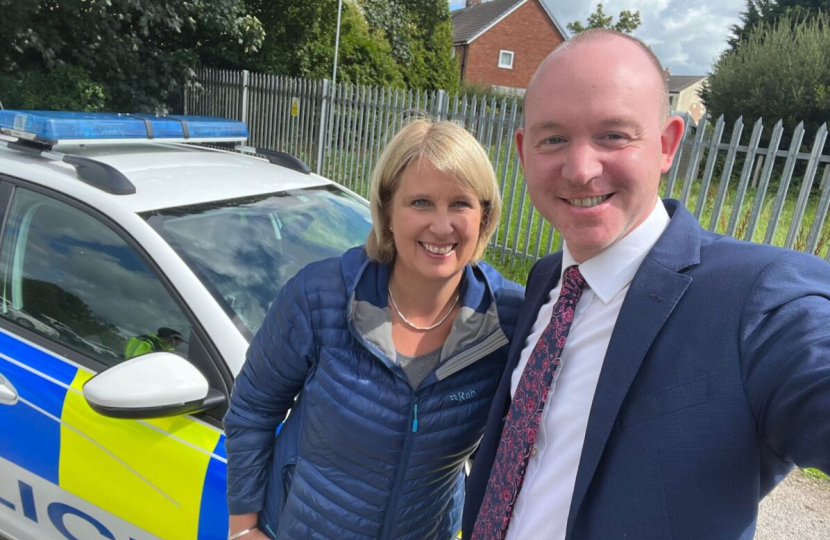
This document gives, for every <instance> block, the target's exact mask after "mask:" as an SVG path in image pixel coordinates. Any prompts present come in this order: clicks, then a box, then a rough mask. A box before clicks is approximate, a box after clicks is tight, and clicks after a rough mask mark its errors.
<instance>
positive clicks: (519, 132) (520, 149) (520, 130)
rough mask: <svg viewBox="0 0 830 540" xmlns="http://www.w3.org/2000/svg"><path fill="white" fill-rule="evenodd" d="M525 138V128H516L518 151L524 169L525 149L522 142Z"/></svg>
mask: <svg viewBox="0 0 830 540" xmlns="http://www.w3.org/2000/svg"><path fill="white" fill-rule="evenodd" d="M524 139H525V130H524V129H523V128H518V129H516V151H517V152H518V153H519V163H521V164H522V170H524V168H525V149H524V146H522V142H523V141H524Z"/></svg>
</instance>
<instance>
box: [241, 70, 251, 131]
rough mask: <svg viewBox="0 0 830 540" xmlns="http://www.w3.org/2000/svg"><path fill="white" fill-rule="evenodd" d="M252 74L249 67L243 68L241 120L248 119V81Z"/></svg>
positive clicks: (245, 120)
mask: <svg viewBox="0 0 830 540" xmlns="http://www.w3.org/2000/svg"><path fill="white" fill-rule="evenodd" d="M250 75H251V74H250V72H249V71H248V70H247V69H243V70H242V118H240V120H242V121H243V122H247V121H248V81H249V77H250Z"/></svg>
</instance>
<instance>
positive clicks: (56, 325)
mask: <svg viewBox="0 0 830 540" xmlns="http://www.w3.org/2000/svg"><path fill="white" fill-rule="evenodd" d="M5 180H6V182H4V183H2V184H0V209H1V210H0V212H2V214H3V215H2V216H0V217H2V218H3V219H2V223H3V229H2V236H0V433H2V434H3V436H2V437H0V535H3V534H5V535H7V536H11V537H13V538H21V539H26V540H29V539H31V540H49V539H61V540H62V539H70V540H98V539H110V540H121V539H124V540H126V539H133V540H146V539H153V538H162V539H169V540H189V539H193V540H213V539H220V538H225V537H226V535H227V506H226V503H225V453H224V436H223V435H222V432H221V429H220V427H219V425H220V424H219V419H220V418H221V413H222V411H221V410H219V411H216V410H214V411H211V412H210V413H208V414H205V415H199V417H198V418H197V417H194V416H184V415H182V416H175V417H170V418H159V419H152V420H125V419H115V418H108V417H105V416H101V415H99V414H98V413H96V412H94V411H93V410H92V409H91V408H90V407H89V406H88V404H87V402H86V401H85V399H84V397H83V394H82V392H81V390H82V387H83V385H84V383H85V382H86V381H87V380H89V379H90V378H91V377H92V376H94V375H95V374H96V373H98V372H100V371H102V370H104V369H106V368H107V367H110V366H113V365H115V364H118V363H119V362H122V361H124V360H125V348H126V346H127V343H128V342H129V341H130V340H131V339H132V340H134V339H148V340H150V342H151V343H157V341H153V338H154V337H156V338H157V337H158V335H159V334H163V333H164V332H160V329H161V328H168V329H173V330H175V331H176V332H179V333H180V334H181V335H182V336H184V337H185V339H186V341H187V342H186V343H181V344H179V345H178V347H176V348H175V349H172V346H171V345H167V347H169V348H171V351H170V352H173V353H174V354H178V355H181V356H182V357H184V358H186V359H188V360H190V361H191V363H193V364H194V365H196V366H197V367H198V368H199V369H200V371H202V373H203V374H204V375H205V377H206V378H207V379H208V380H209V381H210V384H211V386H212V387H218V388H220V389H222V390H223V392H224V393H225V395H227V392H228V388H229V387H230V379H229V377H230V376H229V375H228V374H227V373H225V372H224V371H223V369H222V366H221V365H220V364H221V363H220V362H219V359H218V357H217V355H216V353H215V351H213V350H212V346H211V341H210V339H209V337H208V336H206V335H205V334H204V332H203V330H202V329H200V328H199V326H198V324H196V323H195V318H194V317H193V316H192V314H190V313H188V312H187V308H186V304H185V302H183V301H182V300H181V299H180V298H178V296H177V295H176V294H175V292H174V291H172V287H171V286H170V285H169V284H168V283H167V282H166V281H165V280H164V279H163V276H161V275H160V272H158V271H157V270H156V268H155V266H154V265H153V264H152V261H150V260H149V259H148V258H147V257H146V256H145V255H144V254H143V252H142V250H141V249H140V248H139V247H138V246H136V245H135V244H134V242H132V240H131V239H130V238H129V237H128V236H127V235H126V234H124V233H123V232H122V231H120V230H119V229H118V228H117V227H116V226H115V225H114V224H113V223H112V222H110V221H109V220H107V219H106V218H104V217H103V216H102V215H100V214H97V213H96V212H94V211H93V210H92V209H90V208H87V207H85V206H84V205H82V204H80V203H79V202H77V201H74V200H70V199H67V198H64V197H62V196H61V195H59V194H56V193H52V192H49V191H47V190H44V189H42V188H37V187H34V186H30V185H26V184H25V183H24V182H21V181H19V180H14V179H5ZM225 371H226V370H225Z"/></svg>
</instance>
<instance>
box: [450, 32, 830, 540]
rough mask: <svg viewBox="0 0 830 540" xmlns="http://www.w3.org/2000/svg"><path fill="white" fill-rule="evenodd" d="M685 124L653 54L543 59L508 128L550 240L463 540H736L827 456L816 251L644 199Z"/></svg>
mask: <svg viewBox="0 0 830 540" xmlns="http://www.w3.org/2000/svg"><path fill="white" fill-rule="evenodd" d="M683 129H684V125H683V120H682V119H680V118H679V117H674V116H669V105H668V95H667V88H666V83H665V79H664V78H663V70H662V67H661V65H660V62H659V60H658V59H657V58H656V57H655V56H654V55H653V53H652V52H651V51H650V50H649V49H648V47H646V46H645V45H643V44H642V43H641V42H639V41H638V40H636V39H634V38H631V37H630V36H625V35H622V34H618V33H615V32H611V31H607V30H592V31H587V32H584V33H581V34H578V35H577V36H576V37H574V38H573V39H571V40H570V41H569V42H566V43H565V44H564V45H562V46H560V47H559V48H558V49H557V50H555V51H554V52H553V53H551V55H550V56H549V57H548V58H547V59H546V60H545V62H543V64H542V65H541V66H540V67H539V70H538V71H537V73H536V75H535V76H534V78H533V80H532V81H531V84H530V88H528V92H527V95H526V97H525V127H524V128H523V129H520V130H518V131H517V133H516V142H517V146H518V149H519V153H520V158H521V162H522V166H523V168H524V172H525V177H526V180H527V185H528V190H529V192H530V195H531V199H532V201H533V204H534V205H535V206H536V208H537V209H538V210H539V211H540V212H541V213H542V215H543V216H544V217H545V218H546V219H547V220H548V221H550V222H551V224H553V226H554V227H555V228H556V229H557V230H559V231H560V232H561V233H562V235H563V237H564V239H565V246H564V249H563V251H562V252H561V253H556V254H553V255H550V256H548V257H545V258H543V259H541V260H540V261H539V262H538V263H537V264H536V266H534V268H533V269H532V270H531V273H530V276H529V278H528V288H527V296H526V300H525V304H524V309H523V310H522V316H521V317H520V319H519V321H518V324H517V327H516V333H515V335H514V339H513V342H512V346H511V347H512V348H511V351H510V359H509V361H508V369H507V371H506V372H505V375H504V377H503V379H502V381H501V385H500V387H499V390H498V392H497V394H496V396H495V399H494V402H493V406H492V408H491V411H490V418H489V423H488V428H487V431H486V432H485V434H484V438H483V440H482V443H481V447H480V448H479V450H478V454H477V457H476V460H475V464H474V466H473V470H472V473H471V475H470V477H469V479H468V483H467V501H466V506H465V514H464V533H465V536H466V535H471V536H472V538H473V539H474V540H496V539H498V540H501V539H504V538H507V539H509V540H534V539H539V538H545V539H550V540H609V539H617V538H620V539H622V538H626V539H636V540H650V539H653V540H702V539H706V540H721V539H723V540H751V539H752V537H753V536H754V530H755V520H756V515H757V507H758V501H759V499H760V498H761V497H763V496H764V495H766V494H767V493H768V492H769V491H770V490H771V489H772V488H773V487H774V486H775V485H776V484H777V483H778V482H779V481H780V480H781V479H782V478H783V477H784V476H785V475H786V474H787V472H788V471H789V470H790V469H791V468H792V467H793V465H794V464H797V465H800V466H810V467H817V468H820V469H822V470H825V471H827V470H830V331H828V329H830V265H828V264H827V263H825V262H824V261H821V260H820V259H818V258H815V257H812V256H810V255H806V254H803V253H796V252H793V251H789V250H783V249H780V248H774V247H770V246H760V245H756V244H749V243H745V242H740V241H737V240H734V239H731V238H725V237H722V236H719V235H715V234H712V233H709V232H706V231H704V230H703V229H701V227H700V226H699V225H698V223H697V222H696V220H695V219H694V218H693V217H692V216H691V215H690V214H689V213H688V211H686V209H685V208H683V206H682V205H681V204H679V203H678V202H677V201H671V200H667V201H661V200H660V199H659V196H658V186H659V183H660V175H661V174H662V173H664V172H666V171H668V169H669V167H670V166H671V164H672V159H673V157H674V154H675V152H676V150H677V147H678V145H679V143H680V141H681V136H682V133H683Z"/></svg>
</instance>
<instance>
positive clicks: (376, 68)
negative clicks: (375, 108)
mask: <svg viewBox="0 0 830 540" xmlns="http://www.w3.org/2000/svg"><path fill="white" fill-rule="evenodd" d="M337 4H338V2H337V0H246V6H247V10H248V12H249V13H250V14H251V15H253V16H255V17H256V18H257V19H258V20H260V21H262V26H263V28H264V30H265V40H264V43H263V44H262V47H261V48H260V50H259V51H257V52H255V53H245V52H244V51H241V50H239V49H238V48H232V47H227V46H221V47H212V48H210V49H206V50H205V51H203V54H202V60H203V63H204V64H206V65H212V66H216V67H224V68H231V69H249V70H251V71H258V72H263V73H272V74H276V75H286V76H291V77H310V78H331V74H332V67H333V62H334V45H335V38H336V33H337ZM337 66H338V67H337V79H338V81H344V82H351V83H360V84H377V85H384V86H402V85H403V79H402V77H401V73H400V71H401V70H400V68H399V67H398V64H397V63H396V62H395V58H394V55H393V53H392V50H391V48H390V45H389V43H388V42H387V41H386V37H385V36H384V35H383V33H382V32H381V31H379V30H377V29H374V28H372V27H371V26H370V25H369V24H368V23H367V21H366V19H365V17H364V14H363V13H362V11H361V10H360V8H359V6H358V5H356V4H355V3H354V2H349V1H344V2H343V11H342V18H341V24H340V44H339V51H338V62H337Z"/></svg>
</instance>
